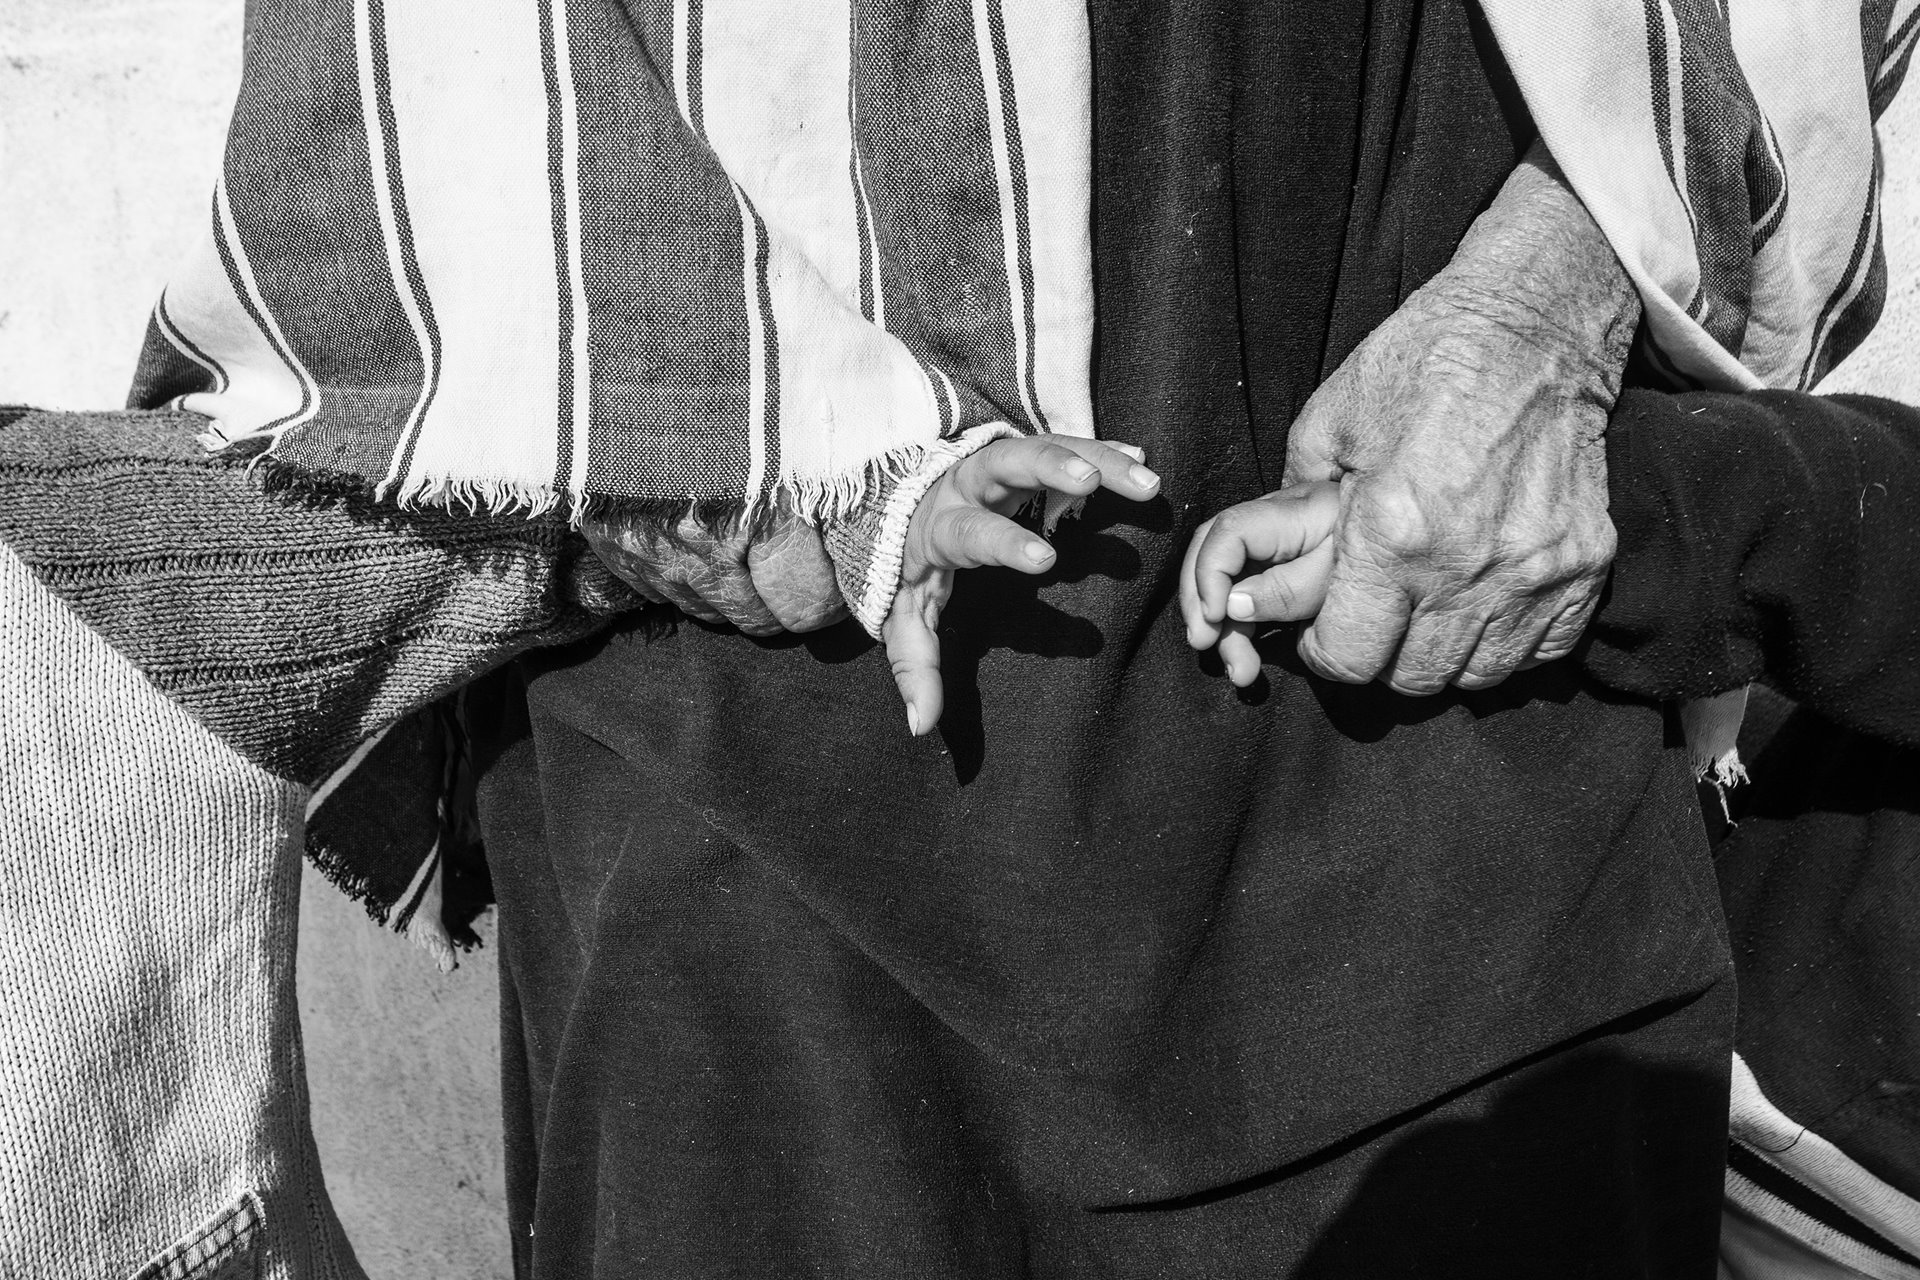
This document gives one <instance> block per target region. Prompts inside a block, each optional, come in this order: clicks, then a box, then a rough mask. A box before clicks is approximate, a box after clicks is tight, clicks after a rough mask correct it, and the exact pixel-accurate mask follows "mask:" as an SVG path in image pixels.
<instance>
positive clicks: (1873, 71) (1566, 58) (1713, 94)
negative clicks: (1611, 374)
mask: <svg viewBox="0 0 1920 1280" xmlns="http://www.w3.org/2000/svg"><path fill="white" fill-rule="evenodd" d="M1483 7H1484V9H1485V11H1486V14H1487V18H1488V20H1489V22H1490V23H1491V24H1492V26H1493V29H1494V32H1495V34H1496V35H1497V37H1498V39H1499V41H1500V48H1501V51H1502V52H1503V53H1504V54H1505V55H1506V58H1507V62H1508V63H1509V65H1510V66H1511V67H1512V69H1513V73H1514V76H1515V78H1516V79H1517V80H1518V81H1519V84H1520V88H1521V91H1522V92H1523V93H1524V94H1525V96H1526V100H1527V107H1528V109H1529V110H1530V111H1531V112H1532V114H1533V118H1534V123H1535V124H1536V125H1537V126H1538V128H1539V130H1540V135H1541V137H1543V138H1544V139H1545V140H1546V142H1547V145H1548V147H1549V148H1550V149H1551V150H1552V151H1553V155H1554V159H1556V160H1557V161H1559V163H1560V167H1561V168H1562V169H1563V170H1565V172H1566V174H1567V178H1568V180H1569V181H1570V182H1571V183H1572V184H1573V186H1574V189H1575V190H1576V191H1578V192H1579V193H1580V198H1581V199H1582V200H1583V201H1584V202H1585V203H1586V206H1587V208H1588V210H1589V211H1590V212H1591V213H1592V214H1593V217H1594V220H1595V221H1597V222H1598V223H1599V224H1600V226H1601V228H1602V229H1603V230H1604V231H1605V232H1606V233H1607V237H1608V239H1609V240H1610V241H1611V242H1612V244H1613V247H1614V251H1615V252H1616V253H1618V254H1619V255H1620V259H1621V261H1622V262H1623V263H1624V264H1625V265H1626V268H1627V271H1628V272H1629V274H1631V275H1632V277H1633V279H1634V283H1635V284H1637V285H1638V286H1639V288H1640V293H1641V297H1642V298H1643V299H1644V300H1645V303H1646V318H1647V327H1646V336H1647V337H1648V339H1649V340H1650V341H1649V342H1648V343H1647V344H1645V348H1644V349H1645V350H1646V352H1647V354H1648V355H1649V357H1650V358H1651V359H1652V360H1653V361H1654V363H1655V364H1657V365H1658V366H1660V367H1662V368H1663V369H1664V370H1665V371H1666V372H1667V373H1668V374H1669V375H1671V376H1672V377H1673V379H1674V380H1676V381H1678V382H1681V383H1684V384H1690V385H1694V386H1700V387H1706V388H1710V389H1717V390H1728V391H1740V390H1748V389H1752V388H1757V387H1763V386H1764V387H1778V388H1788V389H1802V390H1804V389H1806V388H1808V387H1811V386H1813V385H1814V384H1815V383H1816V382H1818V381H1819V379H1820V378H1821V376H1822V375H1824V374H1825V373H1826V371H1827V370H1828V369H1830V368H1832V367H1833V365H1834V364H1835V363H1836V362H1837V361H1838V360H1839V359H1840V358H1841V357H1842V356H1844V355H1845V354H1846V353H1847V352H1848V351H1850V350H1852V349H1853V347H1854V346H1856V345H1858V343H1859V342H1860V340H1861V338H1863V337H1864V336H1866V333H1867V331H1868V330H1869V329H1871V328H1872V327H1873V323H1874V321H1875V320H1877V319H1878V318H1879V315H1880V307H1881V304H1882V303H1883V302H1884V300H1885V298H1886V287H1887V263H1886V256H1885V254H1884V252H1883V251H1882V248H1881V227H1880V183H1881V163H1880V147H1879V143H1878V141H1877V139H1876V138H1875V135H1874V130H1873V121H1874V120H1875V119H1876V118H1877V117H1878V116H1879V115H1880V113H1881V112H1882V111H1884V110H1885V108H1886V107H1887V105H1888V104H1889V103H1890V102H1891V101H1892V100H1893V96H1894V94H1895V93H1896V92H1897V91H1898V90H1899V88H1900V84H1901V82H1902V80H1903V79H1904V77H1905V75H1906V71H1907V68H1908V65H1909V64H1910V63H1911V61H1912V57H1913V50H1914V45H1915V43H1916V41H1917V40H1920V0H1865V2H1864V3H1862V0H1803V2H1801V3H1794V4H1745V5H1726V4H1717V3H1713V2H1712V0H1486V2H1485V4H1484V6H1483Z"/></svg>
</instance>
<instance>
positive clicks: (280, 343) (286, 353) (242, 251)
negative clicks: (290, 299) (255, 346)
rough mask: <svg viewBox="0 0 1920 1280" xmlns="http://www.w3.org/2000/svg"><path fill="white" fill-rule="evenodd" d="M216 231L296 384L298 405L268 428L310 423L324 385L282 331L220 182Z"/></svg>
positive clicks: (261, 325)
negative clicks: (262, 291) (261, 287)
mask: <svg viewBox="0 0 1920 1280" xmlns="http://www.w3.org/2000/svg"><path fill="white" fill-rule="evenodd" d="M213 216H214V220H215V221H214V233H215V235H216V237H217V238H218V239H219V241H220V242H221V243H224V244H225V245H226V248H227V253H228V255H229V256H230V257H231V258H232V260H233V268H232V269H233V272H235V273H237V274H238V275H239V277H240V284H241V287H242V288H244V289H245V290H246V296H245V298H244V301H245V302H247V303H250V304H252V307H253V320H254V323H255V324H256V325H257V326H258V327H259V328H260V329H261V331H262V336H263V337H265V338H266V340H267V346H268V349H269V350H270V351H272V352H273V355H274V359H275V361H276V362H277V363H278V364H279V366H280V367H281V369H282V370H284V371H285V374H286V376H287V377H289V378H291V379H292V380H293V383H294V389H295V391H296V394H297V396H298V399H297V402H296V404H295V406H294V407H293V408H292V409H291V410H289V411H288V412H286V413H284V414H282V415H281V416H280V417H279V418H276V419H274V420H273V421H272V422H269V423H267V424H266V425H265V426H264V427H262V428H261V429H262V430H264V431H284V430H286V429H287V428H289V427H297V426H299V425H301V424H302V423H304V422H310V421H312V419H313V415H314V414H315V413H317V412H319V409H320V388H319V386H318V385H316V384H315V382H314V380H313V375H312V374H310V373H308V372H307V368H306V366H305V365H303V364H301V363H300V357H299V356H298V355H297V354H296V353H295V352H294V350H293V347H292V346H291V345H290V344H289V343H288V342H287V335H286V334H285V333H284V332H282V331H281V328H280V322H279V320H277V319H275V318H274V314H273V308H271V307H269V306H268V305H267V300H266V298H265V296H264V295H262V294H261V292H260V281H259V279H258V278H257V277H256V276H255V275H254V273H253V260H252V258H251V257H250V256H249V255H248V253H247V246H246V242H245V241H243V240H242V239H241V238H240V228H239V227H238V226H237V225H236V224H235V223H234V219H233V206H232V205H231V204H229V203H228V201H227V184H226V183H225V182H218V183H215V184H214V188H213Z"/></svg>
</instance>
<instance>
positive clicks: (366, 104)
mask: <svg viewBox="0 0 1920 1280" xmlns="http://www.w3.org/2000/svg"><path fill="white" fill-rule="evenodd" d="M373 34H374V33H373V15H372V13H371V11H370V6H369V0H354V5H353V52H354V67H355V72H356V74H357V75H358V76H359V79H360V94H359V97H360V116H361V122H362V126H363V128H364V129H365V131H366V135H367V162H368V163H367V167H368V169H369V171H370V174H369V176H370V178H371V182H370V185H371V186H372V188H373V207H374V214H375V216H376V217H378V218H379V220H380V242H381V244H382V245H383V246H384V247H385V248H386V252H387V274H388V275H389V276H390V277H391V278H392V281H393V292H394V296H395V297H397V298H398V299H399V300H400V310H401V312H402V313H403V314H404V315H405V316H406V317H407V325H408V327H409V328H410V329H412V330H413V340H414V343H415V345H416V346H417V347H418V348H419V351H420V370H421V377H420V390H419V393H418V394H417V395H416V396H415V397H414V401H413V408H412V409H410V410H408V411H407V420H406V424H405V425H404V426H403V427H402V428H401V432H400V447H399V448H398V449H396V450H395V451H394V457H393V464H392V466H391V467H389V468H388V470H387V474H386V478H385V480H384V481H383V482H382V484H381V488H382V489H383V490H384V489H385V488H386V487H387V486H389V485H393V484H396V483H398V482H399V480H400V478H401V477H400V462H401V459H402V457H404V456H405V453H406V450H407V447H408V444H409V443H410V442H411V441H412V440H413V439H414V437H415V436H416V435H417V434H418V433H419V430H420V419H421V416H422V415H423V414H424V413H425V412H426V408H427V401H428V399H429V398H430V397H431V395H432V393H433V387H434V384H435V382H436V381H438V379H439V367H438V366H439V361H438V359H437V353H436V351H435V349H434V343H433V341H432V339H431V338H430V337H429V336H428V333H427V322H426V317H425V316H424V315H423V314H422V313H421V310H420V300H419V298H418V297H416V296H415V293H414V285H413V282H412V281H410V280H409V279H408V278H407V271H406V265H405V263H406V260H405V258H404V257H403V256H402V254H401V252H400V224H399V217H398V213H397V211H396V210H395V208H394V202H393V198H394V192H395V191H396V190H397V189H400V188H401V185H402V179H401V174H400V157H398V156H395V155H390V154H389V153H388V151H387V131H386V127H385V125H384V124H383V122H382V121H381V118H380V114H381V113H380V94H379V93H378V92H377V90H376V87H375V86H376V84H377V82H378V79H379V77H378V75H377V73H376V71H375V69H374V57H373ZM308 813H309V814H311V813H312V810H311V809H309V810H308Z"/></svg>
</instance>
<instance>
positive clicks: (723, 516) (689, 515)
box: [203, 434, 939, 537]
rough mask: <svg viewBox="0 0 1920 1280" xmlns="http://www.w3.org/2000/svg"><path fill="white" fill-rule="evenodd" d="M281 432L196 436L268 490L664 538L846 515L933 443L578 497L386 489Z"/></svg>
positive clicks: (536, 489)
mask: <svg viewBox="0 0 1920 1280" xmlns="http://www.w3.org/2000/svg"><path fill="white" fill-rule="evenodd" d="M288 438H289V437H288V436H287V435H284V434H283V435H280V436H276V437H271V438H269V437H266V436H242V437H240V438H238V439H235V440H232V441H225V442H216V441H215V440H214V439H213V438H212V437H203V443H206V444H207V445H208V447H209V452H212V453H215V454H217V455H220V456H224V457H228V458H231V459H233V460H234V461H235V462H236V463H238V462H243V461H244V462H245V464H246V465H247V467H248V469H249V471H250V472H252V473H254V474H256V475H258V476H259V477H260V479H261V482H262V485H263V487H264V488H265V489H266V490H267V491H269V492H276V493H291V494H295V495H299V496H305V497H309V498H313V499H318V500H323V501H340V500H357V501H360V502H364V503H367V504H369V505H372V506H376V507H380V508H384V509H386V510H389V511H408V510H418V509H422V508H431V509H434V510H437V511H442V512H451V513H454V514H459V515H467V516H475V517H501V518H504V517H519V518H523V519H528V520H536V519H539V518H541V517H543V516H550V515H554V514H556V513H558V512H559V511H561V510H563V509H564V510H565V512H566V521H567V523H568V525H569V526H571V527H573V528H575V529H577V528H579V527H580V525H581V524H582V523H584V522H585V521H586V520H588V519H602V518H614V517H623V516H624V517H627V518H629V519H639V520H644V521H646V522H647V523H648V524H650V525H653V526H655V527H656V528H657V530H658V531H659V532H660V533H662V534H663V535H666V536H668V537H671V536H672V534H673V531H674V530H675V529H677V528H680V527H681V526H692V527H693V528H694V529H697V530H698V531H700V532H703V533H707V534H722V533H733V532H737V531H739V529H740V528H741V525H742V524H743V523H746V524H748V525H750V526H755V527H756V531H757V527H758V526H760V525H761V523H762V522H763V521H764V522H768V523H770V522H771V521H772V520H774V519H775V518H777V517H780V516H797V517H799V518H800V519H801V520H804V521H806V522H807V523H808V524H813V525H819V524H823V523H827V522H829V521H834V520H841V519H845V518H847V517H848V516H850V515H852V514H853V513H854V512H855V511H857V510H858V509H859V508H860V506H861V505H862V504H863V503H864V502H865V501H866V500H867V498H868V497H869V496H870V495H871V494H873V493H875V492H880V491H884V489H885V488H886V486H888V485H889V484H891V483H894V482H896V481H898V480H900V479H901V478H903V477H905V476H909V475H911V474H913V473H914V472H915V471H916V470H917V469H918V468H919V467H920V466H921V465H922V464H923V463H924V461H925V460H926V458H927V456H928V454H929V451H930V450H932V449H933V448H935V447H936V446H937V445H938V443H939V442H938V441H931V442H927V443H913V444H905V445H900V446H897V447H896V448H893V449H890V450H888V451H887V452H885V453H883V454H880V455H878V456H877V457H874V458H870V459H868V460H867V461H866V462H865V463H863V464H862V465H861V466H860V467H859V468H858V469H857V470H853V471H846V472H839V473H835V474H832V475H820V476H792V475H788V476H782V477H781V478H780V479H779V480H778V481H777V482H776V483H775V484H773V485H771V486H769V487H768V488H767V489H766V490H764V491H763V492H761V493H760V494H758V495H754V496H752V497H747V496H741V497H703V496H699V495H694V494H688V495H684V496H678V497H642V496H637V495H635V496H623V495H615V494H603V493H585V494H578V493H572V492H570V491H567V490H564V489H559V488H556V487H554V486H552V485H540V484H525V483H520V482H516V481H509V480H474V479H464V478H459V477H450V476H425V477H420V478H417V479H415V480H412V481H410V482H408V483H407V484H406V485H405V486H404V487H400V488H397V489H396V488H395V487H394V486H393V485H391V484H388V483H386V482H384V481H381V482H376V481H373V480H370V479H368V478H367V477H365V476H363V475H360V474H359V473H357V472H346V471H330V470H327V469H326V468H324V467H316V466H314V465H312V464H310V463H308V462H306V461H303V460H300V459H296V458H291V457H288V456H287V455H286V454H285V453H284V452H282V445H283V444H284V443H285V442H286V441H287V439H288Z"/></svg>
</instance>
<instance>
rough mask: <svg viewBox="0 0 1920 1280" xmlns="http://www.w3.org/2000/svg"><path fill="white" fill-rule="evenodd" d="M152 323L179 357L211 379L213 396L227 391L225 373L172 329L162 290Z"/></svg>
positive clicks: (164, 291)
mask: <svg viewBox="0 0 1920 1280" xmlns="http://www.w3.org/2000/svg"><path fill="white" fill-rule="evenodd" d="M153 323H154V324H155V326H157V327H158V328H159V330H160V334H161V336H162V337H164V338H165V339H166V340H167V342H168V344H169V345H171V346H172V347H173V349H174V350H175V351H178V352H179V353H180V354H181V355H183V356H185V357H186V358H187V359H189V360H191V361H193V363H194V364H196V365H198V366H200V368H202V369H204V370H206V372H207V376H208V377H210V378H212V379H213V394H214V395H219V394H220V393H221V392H223V391H225V390H226V389H227V371H226V370H225V369H222V368H221V367H220V366H219V365H218V364H215V363H214V362H213V361H212V360H210V359H209V358H207V356H206V355H205V354H204V353H203V352H201V351H200V350H199V349H198V348H197V347H195V346H194V345H193V344H192V343H191V342H188V341H187V340H186V338H185V337H184V336H182V335H181V333H180V331H179V329H177V328H175V327H174V323H173V319H172V317H171V316H169V315H168V314H167V293H166V290H164V289H162V290H161V291H160V301H158V302H156V303H154V304H153Z"/></svg>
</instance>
